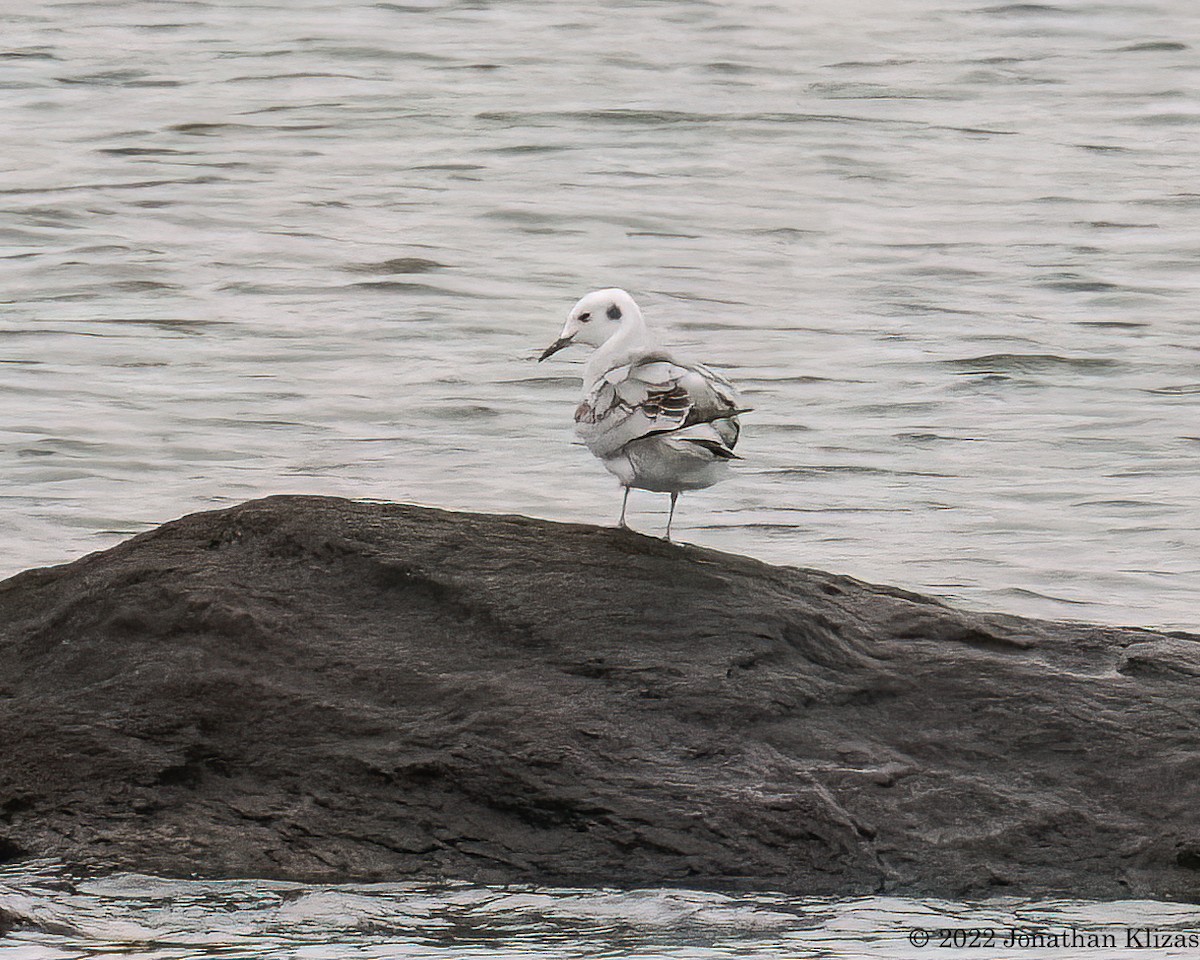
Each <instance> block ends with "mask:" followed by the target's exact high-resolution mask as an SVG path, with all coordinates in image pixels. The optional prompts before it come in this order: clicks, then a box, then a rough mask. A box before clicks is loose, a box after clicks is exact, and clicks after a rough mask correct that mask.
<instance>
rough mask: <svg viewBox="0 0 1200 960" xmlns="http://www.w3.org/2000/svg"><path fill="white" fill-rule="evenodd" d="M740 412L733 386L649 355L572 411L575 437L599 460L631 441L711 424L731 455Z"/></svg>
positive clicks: (618, 371)
mask: <svg viewBox="0 0 1200 960" xmlns="http://www.w3.org/2000/svg"><path fill="white" fill-rule="evenodd" d="M741 412H744V411H743V410H742V409H741V408H740V407H739V406H738V399H737V391H736V390H735V389H734V388H733V385H732V384H730V383H729V381H728V380H726V379H724V378H723V377H721V376H719V375H717V374H715V373H713V372H712V371H711V370H709V369H708V368H707V367H702V366H700V365H699V364H682V363H676V362H674V361H672V360H670V359H667V358H665V357H656V356H650V357H645V358H643V359H641V360H637V361H634V362H633V363H630V364H626V365H625V366H622V367H616V368H615V369H613V370H609V371H608V372H607V373H606V374H604V376H602V377H601V378H600V379H599V380H598V381H597V382H596V384H595V386H594V387H593V388H592V390H591V391H590V392H589V393H588V395H587V397H586V398H584V401H583V403H581V404H580V405H579V408H578V409H577V410H576V411H575V432H576V433H577V434H578V435H579V437H580V439H582V440H583V442H584V443H585V444H587V447H588V449H589V450H591V451H592V453H593V454H595V455H596V456H597V457H601V458H604V457H609V456H612V455H613V454H615V453H616V452H617V451H619V450H620V449H621V448H622V447H623V446H625V444H627V443H629V442H630V441H632V440H639V439H641V438H642V437H648V436H653V435H655V434H667V433H672V432H673V431H678V430H682V429H683V428H687V427H692V426H695V425H698V424H712V427H713V429H714V430H715V431H716V433H717V437H718V440H719V442H723V443H724V444H725V445H726V446H728V447H729V448H730V450H732V447H733V444H735V443H736V442H737V434H738V425H737V416H736V415H737V414H738V413H741ZM683 439H686V437H684V438H683Z"/></svg>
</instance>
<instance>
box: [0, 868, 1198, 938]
mask: <svg viewBox="0 0 1200 960" xmlns="http://www.w3.org/2000/svg"><path fill="white" fill-rule="evenodd" d="M0 908H4V909H8V910H9V911H10V912H12V913H14V914H16V915H17V916H20V917H22V918H25V919H26V920H27V921H28V922H30V923H33V924H38V925H40V926H41V927H42V928H43V929H41V930H36V929H32V928H26V929H24V930H18V931H17V932H15V933H13V934H12V935H10V936H9V937H8V938H7V939H5V940H2V941H0V960H84V958H88V960H90V958H99V957H107V956H112V955H114V954H119V955H125V956H136V957H139V958H145V960H190V958H201V957H239V958H241V957H253V958H256V960H305V958H321V960H350V958H362V960H376V958H379V960H384V958H388V960H392V958H394V960H452V958H453V960H468V958H488V960H535V958H536V960H582V958H602V957H603V958H621V960H804V958H818V957H844V958H852V957H864V958H878V960H913V958H914V957H920V956H925V955H928V956H930V957H934V958H937V960H996V958H1001V957H1010V958H1011V957H1034V958H1054V960H1128V958H1129V956H1130V955H1131V950H1130V948H1129V944H1128V940H1127V936H1128V935H1129V934H1128V932H1129V931H1133V932H1134V934H1133V935H1134V936H1135V937H1136V938H1137V939H1136V940H1135V943H1143V944H1144V943H1145V942H1146V937H1147V934H1146V932H1145V931H1147V930H1150V931H1153V932H1154V934H1155V936H1156V937H1158V938H1166V940H1163V939H1157V940H1156V941H1155V942H1156V943H1164V942H1165V943H1168V944H1171V943H1172V942H1178V941H1175V939H1174V938H1176V937H1183V938H1185V939H1183V941H1182V944H1183V945H1182V946H1172V945H1168V946H1161V947H1158V946H1156V947H1155V948H1153V949H1149V948H1145V947H1140V948H1136V953H1137V954H1138V955H1145V956H1149V957H1153V958H1155V960H1159V958H1167V957H1187V958H1189V960H1191V958H1195V957H1196V956H1197V954H1198V952H1200V948H1198V947H1197V946H1195V944H1196V943H1198V942H1200V906H1188V905H1183V904H1167V903H1154V902H1151V901H1144V900H1143V901H1136V900H1130V901H1121V902H1117V903H1104V904H1096V903H1088V902H1085V901H1078V900H1042V901H1035V900H1021V899H1017V898H1006V899H998V900H988V901H984V902H980V903H955V902H952V901H946V900H927V901H917V900H904V899H898V898H894V897H862V898H856V899H850V900H829V899H822V898H817V897H786V896H783V895H780V894H769V893H761V894H745V895H738V896H727V895H722V894H718V893H702V892H698V891H687V890H633V891H616V890H569V889H565V890H562V889H560V890H556V889H535V888H529V887H484V886H471V885H468V884H442V885H433V884H414V883H396V884H367V885H357V886H353V885H344V886H323V887H317V886H304V885H302V884H295V883H273V882H267V881H250V880H227V881H220V882H213V881H207V882H204V881H186V880H162V879H158V878H155V877H146V876H139V875H132V874H126V875H118V876H114V877H109V878H106V879H103V880H78V881H77V880H71V879H70V878H69V877H68V876H67V875H66V874H64V873H63V872H62V871H61V870H57V869H55V868H53V867H52V866H43V867H42V868H41V869H37V868H33V869H30V868H22V869H17V870H14V869H12V868H9V869H7V870H0ZM987 930H990V931H991V937H992V943H991V944H990V945H988V944H987V935H986V934H985V933H984V931H987ZM940 931H942V932H940ZM953 931H958V932H959V935H960V936H962V937H972V938H973V937H976V936H978V938H979V942H978V944H977V945H975V946H967V945H966V942H969V941H960V945H959V946H957V947H956V946H954V939H953V937H954V934H953ZM972 931H974V933H972ZM1014 932H1015V937H1014V936H1013V934H1014ZM924 934H931V941H930V942H929V943H928V944H927V945H924V946H921V947H914V946H913V943H912V941H911V940H910V937H913V936H914V935H915V936H916V938H917V939H916V942H917V943H918V944H919V943H921V942H922V941H921V937H922V936H923V935H924ZM1051 935H1053V936H1066V937H1071V936H1072V935H1075V936H1078V937H1080V938H1082V944H1081V945H1080V946H1077V947H1075V946H1068V947H1065V948H1064V947H1062V946H1051V947H1048V946H1046V944H1048V943H1051V942H1052V941H1049V940H1048V937H1049V936H1051ZM1106 935H1107V936H1109V937H1112V938H1113V941H1114V942H1115V946H1112V945H1110V944H1108V943H1107V942H1106V941H1104V940H1102V939H1099V938H1101V937H1103V936H1106ZM1039 936H1040V937H1041V938H1042V939H1041V940H1039V939H1037V938H1038V937H1039ZM1089 936H1094V937H1096V938H1097V940H1096V941H1094V944H1100V946H1097V945H1088V943H1087V938H1088V937H1089ZM943 938H945V940H946V943H947V944H948V945H947V946H943V945H942V940H943ZM1010 938H1012V939H1013V943H1014V944H1016V945H1015V946H1014V947H1010V948H1007V949H1006V948H1005V947H1004V943H1005V942H1006V941H1008V940H1009V939H1010ZM1189 938H1194V939H1189ZM1067 942H1068V943H1077V942H1079V941H1074V940H1068V941H1067ZM1026 943H1027V944H1029V945H1028V946H1026V945H1024V944H1026Z"/></svg>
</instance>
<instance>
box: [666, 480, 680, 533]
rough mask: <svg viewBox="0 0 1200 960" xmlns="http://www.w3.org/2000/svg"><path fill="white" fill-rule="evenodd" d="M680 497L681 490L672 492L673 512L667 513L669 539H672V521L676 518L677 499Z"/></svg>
mask: <svg viewBox="0 0 1200 960" xmlns="http://www.w3.org/2000/svg"><path fill="white" fill-rule="evenodd" d="M678 499H679V492H678V491H675V492H673V493H672V494H671V512H670V513H669V514H668V515H667V539H668V540H670V539H671V521H672V520H674V519H675V501H676V500H678Z"/></svg>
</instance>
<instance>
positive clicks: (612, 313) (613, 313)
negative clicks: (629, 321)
mask: <svg viewBox="0 0 1200 960" xmlns="http://www.w3.org/2000/svg"><path fill="white" fill-rule="evenodd" d="M608 319H609V320H620V319H621V308H620V307H618V306H617V305H616V304H615V303H614V304H613V305H612V306H611V307H609V308H608Z"/></svg>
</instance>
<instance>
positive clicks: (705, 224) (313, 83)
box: [0, 0, 1200, 629]
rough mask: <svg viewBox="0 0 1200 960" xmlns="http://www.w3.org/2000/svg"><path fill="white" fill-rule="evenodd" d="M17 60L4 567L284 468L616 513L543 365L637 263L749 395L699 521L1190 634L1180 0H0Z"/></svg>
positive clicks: (1199, 203)
mask: <svg viewBox="0 0 1200 960" xmlns="http://www.w3.org/2000/svg"><path fill="white" fill-rule="evenodd" d="M0 88H2V90H0V104H3V111H4V112H3V116H4V129H5V137H4V148H3V151H2V152H0V156H2V159H0V163H2V168H0V169H2V176H0V255H2V257H3V259H0V298H2V299H3V301H4V309H3V313H2V319H0V397H2V401H0V402H2V404H3V406H2V410H3V417H2V420H0V497H2V498H3V499H2V503H3V524H2V525H0V572H2V573H5V574H8V573H13V572H16V571H18V570H20V569H23V568H26V567H29V566H32V565H37V564H46V563H54V562H60V561H65V560H68V559H71V558H73V557H75V556H77V555H79V554H81V553H83V552H87V551H91V550H94V549H98V548H102V547H106V546H109V545H111V544H113V543H115V542H117V541H118V540H120V539H122V538H124V537H126V536H128V535H129V534H132V533H134V532H137V531H140V530H143V529H146V528H147V527H149V526H151V525H153V524H156V523H159V522H161V521H164V520H167V519H171V518H173V517H175V516H178V515H180V514H182V513H184V512H188V511H192V510H196V509H203V508H211V507H215V506H221V505H224V504H231V503H235V502H238V501H241V500H244V499H247V498H251V497H256V496H259V495H264V494H269V493H278V492H321V493H332V494H340V495H345V496H350V497H359V498H379V499H396V500H409V501H416V502H421V503H427V504H433V505H439V506H445V507H452V508H466V509H474V510H481V511H496V512H520V513H525V514H532V515H535V516H542V517H548V518H553V519H560V520H584V521H597V522H605V523H611V522H613V521H614V520H615V517H616V514H617V510H618V507H619V490H618V488H617V487H616V484H615V481H614V480H613V478H611V477H609V476H608V475H607V474H606V473H604V471H603V470H602V468H601V467H600V466H599V465H598V464H597V463H596V462H594V461H593V460H592V459H591V458H590V457H589V455H588V454H587V452H586V450H584V449H582V448H581V447H579V446H577V445H573V444H572V438H571V425H572V424H571V414H572V411H573V409H574V406H575V402H576V393H577V390H578V381H577V380H576V379H575V377H576V376H577V373H578V369H579V368H578V366H577V365H576V364H577V363H578V360H579V358H573V359H574V360H575V364H573V363H572V362H570V361H569V360H568V361H565V362H560V361H559V360H558V358H556V359H555V361H553V362H549V363H546V364H542V365H538V364H536V363H535V362H534V361H533V357H534V356H535V355H536V353H537V352H538V351H539V349H540V348H541V347H543V346H545V345H546V344H547V343H549V342H550V341H551V340H552V339H554V337H555V336H556V334H557V331H558V329H559V326H560V325H561V322H562V320H563V318H564V316H565V313H566V311H567V309H568V308H569V306H570V305H571V303H573V302H574V300H575V299H576V298H577V297H578V296H579V295H580V294H582V293H583V292H585V291H586V290H588V289H591V288H594V287H598V286H604V285H620V286H624V287H627V288H629V289H630V290H631V291H633V292H634V293H635V295H636V296H638V297H639V298H640V300H641V302H642V305H643V308H644V310H645V312H646V313H647V315H648V316H649V318H650V319H651V321H652V322H653V323H655V324H657V325H658V326H660V327H662V328H663V329H664V330H666V331H667V332H668V333H667V335H668V338H669V339H672V340H673V341H674V342H675V343H677V344H679V345H680V346H681V347H683V348H686V349H687V350H689V351H691V352H692V353H693V354H694V355H696V356H697V357H698V358H700V359H705V360H707V361H709V362H711V363H713V364H714V365H716V366H718V367H719V368H722V369H723V370H724V371H725V372H726V373H727V374H729V375H730V376H732V377H733V378H734V379H736V380H737V381H738V382H739V383H740V384H741V385H742V386H743V387H744V388H745V390H746V392H747V394H748V395H749V400H750V402H751V403H753V405H754V406H755V407H756V408H757V409H756V411H755V413H753V414H752V415H750V416H749V417H747V418H746V424H745V427H746V432H745V437H744V441H743V443H744V449H741V452H742V453H743V454H744V456H745V458H746V459H745V462H744V463H742V464H738V465H737V466H738V470H737V472H736V475H735V476H734V477H733V478H732V479H730V480H729V481H728V482H726V483H725V484H723V485H721V486H718V487H716V488H713V489H711V490H709V491H705V492H702V493H698V494H695V495H689V496H687V497H685V498H684V501H683V502H682V506H681V511H680V516H679V518H678V519H679V526H678V530H679V534H680V536H681V537H682V538H683V539H686V540H690V541H694V542H697V543H702V544H709V545H713V546H716V547H719V548H723V549H727V550H731V551H735V552H740V553H747V554H751V555H754V556H757V557H761V558H763V559H766V560H770V561H776V562H784V563H795V564H801V565H811V566H819V567H822V568H825V569H830V570H834V571H840V572H846V573H850V574H854V575H857V576H860V577H863V578H866V579H871V580H875V581H882V582H890V583H897V584H902V585H905V586H908V587H911V588H916V589H919V590H924V591H929V592H932V593H935V594H938V595H942V596H946V597H949V598H952V599H955V600H957V601H961V602H963V603H965V604H967V605H970V606H974V607H986V608H998V609H1003V610H1007V611H1010V612H1017V613H1027V614H1035V615H1048V616H1055V617H1070V618H1076V619H1096V620H1102V621H1109V622H1126V623H1134V624H1142V625H1159V626H1164V627H1174V628H1185V629H1187V628H1191V629H1195V628H1197V627H1198V626H1200V613H1198V612H1197V599H1198V598H1200V578H1198V577H1197V574H1198V572H1200V418H1198V417H1197V412H1198V408H1200V340H1198V339H1197V336H1196V330H1197V302H1198V300H1197V293H1198V292H1200V278H1198V270H1197V258H1198V256H1200V186H1198V181H1197V171H1198V170H1200V141H1198V135H1200V102H1198V101H1197V98H1196V93H1197V90H1198V88H1200V5H1197V4H1196V3H1194V2H1193V0H1128V2H1076V0H1066V2H1063V3H1061V4H1057V5H1050V4H1004V3H997V2H995V0H970V2H962V0H908V2H905V3H895V2H892V0H888V2H883V0H880V2H870V0H838V2H833V0H827V2H818V3H804V4H801V3H769V2H751V0H744V2H724V3H717V2H705V0H659V2H637V0H626V2H616V0H611V2H600V3H592V2H589V3H584V2H576V0H566V2H563V0H556V2H549V0H546V2H538V0H508V2H500V0H495V2H489V0H457V2H418V0H409V2H404V3H387V2H381V3H368V2H360V0H337V2H323V0H289V2H287V3H266V2H247V0H237V2H234V0H213V2H201V0H195V2H190V0H180V2H166V0H161V2H151V0H86V2H61V3H54V2H36V3H35V2H21V0H8V2H7V3H5V4H4V5H3V12H2V13H0ZM665 500H666V498H665V497H663V496H661V495H652V494H644V493H643V494H636V493H635V495H634V498H633V499H632V501H631V507H632V509H633V510H634V524H635V525H636V526H639V527H640V528H642V529H644V530H647V531H649V532H661V530H662V528H663V524H664V520H665V506H666V504H665Z"/></svg>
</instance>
